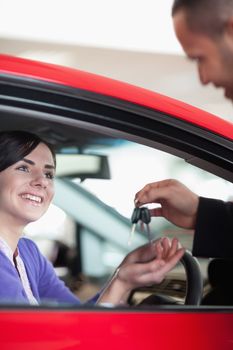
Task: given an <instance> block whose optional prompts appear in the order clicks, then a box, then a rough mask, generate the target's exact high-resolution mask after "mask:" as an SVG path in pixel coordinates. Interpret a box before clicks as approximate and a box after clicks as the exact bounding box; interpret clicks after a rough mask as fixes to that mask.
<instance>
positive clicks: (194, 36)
mask: <svg viewBox="0 0 233 350" xmlns="http://www.w3.org/2000/svg"><path fill="white" fill-rule="evenodd" d="M172 17H173V24H174V29H175V33H176V36H177V38H178V40H179V42H180V44H181V46H182V47H183V50H184V51H185V53H186V55H187V56H188V57H189V58H190V59H192V60H195V61H196V63H197V67H198V73H199V77H200V81H201V83H202V84H208V83H212V84H214V86H216V87H222V88H224V90H225V96H226V97H227V98H230V99H231V100H232V99H233V0H175V1H174V4H173V7H172Z"/></svg>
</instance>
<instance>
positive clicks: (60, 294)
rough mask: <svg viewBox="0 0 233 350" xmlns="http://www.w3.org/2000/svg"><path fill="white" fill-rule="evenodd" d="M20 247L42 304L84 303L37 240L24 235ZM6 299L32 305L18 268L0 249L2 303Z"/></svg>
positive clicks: (33, 290)
mask: <svg viewBox="0 0 233 350" xmlns="http://www.w3.org/2000/svg"><path fill="white" fill-rule="evenodd" d="M18 248H19V253H20V256H21V258H22V260H23V262H24V265H25V269H26V271H27V275H28V279H29V283H30V286H31V289H32V293H33V295H34V297H35V298H36V299H37V301H38V302H39V303H43V302H55V303H58V302H59V303H72V304H80V300H79V299H78V298H77V297H75V296H74V294H73V293H71V291H70V290H69V289H68V288H67V287H66V286H65V284H64V283H63V282H62V281H61V280H60V279H59V278H58V277H57V276H56V274H55V271H54V268H53V266H52V264H51V263H50V262H49V261H48V260H47V259H46V258H45V257H44V256H43V255H42V254H41V253H40V251H39V249H38V247H37V246H36V244H35V243H34V242H33V241H31V240H30V239H28V238H21V239H20V240H19V243H18ZM3 302H4V303H7V302H9V303H24V304H25V303H26V304H29V301H28V299H27V296H26V294H25V291H24V289H23V285H22V283H21V281H20V279H19V275H18V273H17V270H16V269H15V267H14V266H13V265H12V263H11V262H10V260H9V259H8V258H7V257H6V256H5V254H4V253H2V252H1V251H0V303H3Z"/></svg>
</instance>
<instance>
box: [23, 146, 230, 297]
mask: <svg viewBox="0 0 233 350" xmlns="http://www.w3.org/2000/svg"><path fill="white" fill-rule="evenodd" d="M85 153H86V154H90V155H96V156H101V157H102V156H105V157H106V159H107V160H108V166H109V173H110V178H106V179H103V178H98V176H96V178H93V177H92V178H90V175H89V176H88V175H86V177H85V176H83V175H82V176H81V175H79V176H77V174H75V173H74V174H73V175H72V176H69V170H67V173H64V174H65V175H63V176H60V177H59V176H58V179H57V183H56V186H57V188H56V191H57V192H58V193H57V195H56V197H55V200H54V203H53V204H52V205H51V208H50V210H49V211H48V213H47V214H46V215H45V216H44V217H43V218H41V219H40V220H39V221H38V222H36V223H32V224H30V225H28V227H27V228H26V234H27V235H29V236H30V237H32V238H33V239H35V240H36V241H37V243H38V245H39V247H40V249H41V250H42V252H43V253H44V254H45V255H46V256H47V257H48V258H49V259H50V260H51V261H52V262H53V264H54V266H55V268H56V271H57V274H58V275H59V276H60V277H61V278H63V279H64V280H65V282H66V283H67V284H68V285H69V287H70V288H71V289H72V290H73V291H74V292H75V293H76V294H77V295H78V296H79V297H80V298H81V299H82V300H86V299H88V298H89V297H91V296H92V295H93V294H94V293H95V292H97V291H98V289H99V288H100V287H101V286H102V285H103V283H104V282H105V281H106V279H107V278H108V276H109V275H110V274H111V273H112V272H113V271H114V269H115V268H116V267H117V265H118V264H119V263H120V261H121V260H122V259H123V257H124V256H125V255H126V254H127V252H128V251H130V250H131V249H133V248H134V247H136V246H138V245H139V244H143V243H145V242H147V241H148V237H147V234H146V230H145V232H143V231H142V230H141V228H140V226H139V225H138V226H137V230H136V233H135V236H134V238H133V241H132V242H131V244H129V235H130V230H131V223H130V217H131V214H132V211H133V208H134V203H133V200H134V195H135V193H136V192H137V191H138V190H139V189H140V188H142V187H143V186H144V185H145V184H147V183H150V182H153V181H158V180H162V179H165V178H175V179H178V180H180V181H182V182H183V183H185V184H186V185H187V186H188V187H189V188H191V189H192V190H193V191H195V192H196V193H198V194H199V195H200V196H206V197H211V198H219V199H223V200H229V199H231V198H230V196H231V195H233V185H232V184H231V183H230V182H228V181H226V180H223V179H221V178H219V177H217V176H215V175H212V174H211V173H208V172H206V171H204V170H201V169H199V168H197V167H195V166H192V165H190V164H188V163H186V162H185V161H184V160H182V159H180V158H178V157H175V156H173V155H170V154H168V153H165V152H163V151H158V150H155V149H154V148H151V147H148V146H144V145H141V144H138V143H134V142H130V141H126V140H118V142H114V145H109V146H106V145H105V146H104V147H93V146H90V147H89V148H88V147H87V148H86V150H85ZM66 156H67V157H68V156H69V154H66V153H64V154H63V158H62V162H63V166H65V164H68V163H67V162H66V161H64V157H66ZM67 166H68V167H69V165H67ZM70 186H71V187H70ZM152 206H153V205H149V206H148V207H152ZM150 229H151V233H152V236H153V238H158V237H161V236H163V235H166V236H169V237H178V238H179V240H180V242H181V244H182V245H183V246H184V247H185V248H187V249H188V250H191V249H192V241H193V235H192V232H191V231H188V230H184V229H180V228H177V227H176V226H174V225H172V224H170V223H169V222H168V221H166V220H165V219H163V218H158V217H157V218H152V220H151V223H150ZM90 257H91V258H90ZM208 263H209V261H208V259H200V264H201V269H202V274H203V277H204V281H205V286H206V291H207V290H208V278H207V266H208ZM168 279H169V283H170V284H169V283H168V282H166V283H163V284H162V286H157V288H158V289H162V291H163V292H165V293H168V294H169V293H170V294H172V295H174V296H175V297H176V298H177V299H179V300H182V297H183V296H184V293H185V274H184V270H183V268H182V266H178V267H177V268H176V269H175V270H174V271H172V272H171V274H170V276H168ZM140 293H141V294H142V295H141V294H138V295H137V298H139V299H140V298H143V297H145V295H147V294H146V293H148V290H145V293H142V292H140ZM135 300H136V299H135Z"/></svg>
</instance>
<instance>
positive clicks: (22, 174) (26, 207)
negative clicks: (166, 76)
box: [0, 143, 55, 225]
mask: <svg viewBox="0 0 233 350" xmlns="http://www.w3.org/2000/svg"><path fill="white" fill-rule="evenodd" d="M54 174H55V166H54V161H53V156H52V154H51V151H50V150H49V148H48V147H47V146H46V145H45V144H44V143H40V144H39V145H38V146H37V147H36V148H35V149H34V150H33V151H32V152H31V153H29V154H28V155H27V156H26V157H25V158H24V159H22V160H20V161H19V162H17V163H15V164H13V165H11V166H9V167H8V168H7V169H5V170H3V171H2V172H0V222H2V223H4V222H6V221H5V220H8V221H7V222H8V224H9V223H11V222H12V224H17V223H18V224H20V225H26V224H28V223H29V222H32V221H35V220H38V219H39V218H40V217H41V216H42V215H43V214H44V213H45V212H46V210H47V209H48V207H49V204H50V203H51V200H52V198H53V195H54V183H53V177H54ZM2 220H3V221H2ZM9 220H10V221H9Z"/></svg>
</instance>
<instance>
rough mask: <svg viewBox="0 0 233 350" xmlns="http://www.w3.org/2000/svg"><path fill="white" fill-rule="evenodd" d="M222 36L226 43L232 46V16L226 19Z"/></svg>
mask: <svg viewBox="0 0 233 350" xmlns="http://www.w3.org/2000/svg"><path fill="white" fill-rule="evenodd" d="M224 37H225V39H226V40H227V42H228V44H229V45H230V46H232V48H233V16H232V17H230V18H228V20H227V23H226V27H225V31H224Z"/></svg>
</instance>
